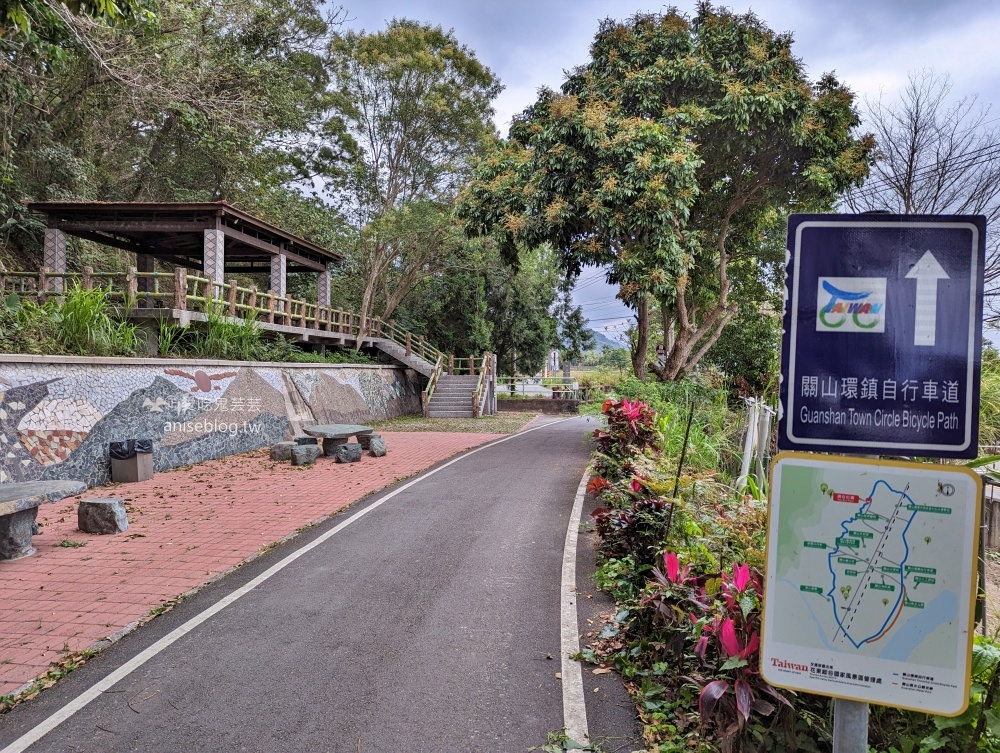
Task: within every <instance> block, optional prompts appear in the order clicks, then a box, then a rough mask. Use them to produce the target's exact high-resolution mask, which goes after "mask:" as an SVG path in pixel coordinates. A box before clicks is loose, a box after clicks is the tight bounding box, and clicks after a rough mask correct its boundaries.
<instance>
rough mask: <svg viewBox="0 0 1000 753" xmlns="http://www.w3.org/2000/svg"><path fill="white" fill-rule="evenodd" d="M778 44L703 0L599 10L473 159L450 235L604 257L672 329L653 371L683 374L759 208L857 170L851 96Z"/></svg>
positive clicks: (698, 351)
mask: <svg viewBox="0 0 1000 753" xmlns="http://www.w3.org/2000/svg"><path fill="white" fill-rule="evenodd" d="M791 42H792V40H791V37H790V36H787V35H780V34H775V33H774V32H772V31H771V30H770V29H768V28H767V27H766V26H765V25H764V24H763V23H762V22H761V21H760V20H759V19H758V18H757V17H756V16H754V15H753V14H749V13H748V14H744V15H737V14H734V13H731V12H729V11H727V10H724V9H715V8H713V7H712V6H711V5H710V4H709V3H707V2H702V3H700V4H699V6H698V10H697V13H696V14H695V16H694V17H693V18H688V17H686V16H684V15H682V14H680V13H678V12H677V11H670V12H668V13H666V14H640V15H636V16H634V17H632V18H631V19H629V20H627V21H624V22H618V21H612V20H607V21H605V22H603V23H602V24H601V27H600V30H599V31H598V33H597V36H596V38H595V40H594V43H593V45H592V46H591V60H590V62H589V63H587V64H586V65H584V66H581V67H579V68H577V69H575V70H574V71H572V72H571V73H570V74H569V75H568V77H567V79H566V81H565V82H564V83H563V85H562V87H561V90H560V91H559V92H555V91H552V90H550V89H543V90H542V91H541V92H540V93H539V96H538V100H537V101H536V102H535V104H533V105H532V106H531V107H529V108H528V109H527V110H525V111H524V112H523V113H521V114H520V115H519V116H517V117H515V119H514V122H513V124H512V126H511V130H510V138H509V140H506V141H502V142H499V143H498V144H497V146H496V148H495V149H494V150H493V152H492V153H491V154H490V155H488V156H487V157H486V158H484V159H483V160H482V161H481V162H479V163H478V165H477V167H476V172H475V175H474V179H473V181H472V182H471V183H470V184H469V185H468V187H467V188H466V190H465V192H464V193H463V196H462V199H461V203H460V207H459V212H460V216H461V217H462V218H463V220H464V221H465V226H466V232H467V233H469V234H470V235H472V236H489V237H492V238H494V239H495V240H496V241H497V243H498V244H499V246H500V248H501V249H502V251H503V252H504V254H505V255H506V257H507V258H508V259H511V260H514V259H516V258H517V256H518V254H520V253H522V252H523V250H524V249H526V248H531V247H534V246H537V245H539V244H541V243H544V242H549V243H551V244H553V245H554V246H555V247H556V248H557V249H558V252H559V254H560V259H561V263H562V265H563V267H564V268H565V269H567V270H569V271H570V272H573V273H578V272H579V271H580V269H581V268H582V267H583V266H585V265H598V264H610V265H611V270H612V272H611V279H612V282H614V283H617V284H618V285H619V287H620V292H619V297H620V298H621V299H622V300H623V301H625V302H626V303H627V304H629V305H632V306H633V307H635V308H636V309H637V310H639V311H640V312H641V311H643V310H645V309H646V306H647V305H648V302H649V301H650V300H652V301H653V302H654V303H656V304H658V305H659V306H660V310H661V312H662V315H663V318H664V331H665V332H667V333H670V332H673V333H674V334H673V338H672V340H671V341H669V343H668V344H669V345H670V347H669V348H668V351H667V357H666V364H665V366H664V367H663V368H662V369H658V374H659V376H660V377H661V378H664V379H674V378H677V377H679V376H681V375H683V374H684V373H686V372H687V371H689V370H690V369H691V368H693V367H694V365H696V364H697V362H698V360H699V359H700V358H701V357H702V356H703V355H704V353H705V352H706V351H707V350H708V349H709V348H710V347H711V345H712V344H713V343H714V342H715V340H716V339H717V338H718V337H719V334H720V333H721V331H722V328H723V327H724V326H725V325H726V323H727V322H729V321H730V319H731V318H732V317H733V316H734V315H735V313H736V309H737V306H736V302H735V300H734V299H733V296H732V295H731V288H732V279H731V268H732V265H733V264H735V263H736V262H738V261H739V260H741V259H744V258H752V257H754V256H756V255H757V254H758V252H759V247H760V235H761V230H762V228H763V227H764V226H765V225H766V223H767V221H768V219H769V218H771V217H773V214H774V211H775V209H776V208H780V207H788V206H795V207H796V208H797V210H799V211H807V210H811V209H820V208H826V207H828V206H829V205H830V203H831V202H832V201H833V199H834V198H835V196H836V195H837V194H838V192H840V191H843V190H844V189H846V188H847V187H848V186H850V185H852V184H855V183H857V182H858V181H860V180H862V179H863V178H864V176H865V175H866V173H867V165H868V160H869V154H870V151H871V149H872V143H871V140H870V139H869V138H862V139H858V138H856V137H855V136H854V134H853V129H854V128H855V127H856V126H857V125H858V117H857V114H856V113H855V110H854V106H853V96H852V94H851V93H850V91H849V90H847V89H846V88H845V87H844V86H842V85H841V84H840V83H839V82H838V81H837V80H836V79H835V78H834V77H833V75H829V74H828V75H824V76H823V77H822V78H821V79H820V80H819V82H818V83H816V84H814V85H813V84H810V83H809V82H808V80H807V79H806V77H805V74H804V71H803V67H802V64H801V62H800V61H799V60H797V59H796V58H795V57H794V56H793V55H792V53H791ZM641 319H642V316H640V324H642V322H641ZM642 351H643V352H641V353H639V354H638V360H639V361H640V363H639V364H637V366H641V365H644V363H645V359H646V353H645V352H644V351H645V348H642ZM638 370H639V369H638V368H637V371H638Z"/></svg>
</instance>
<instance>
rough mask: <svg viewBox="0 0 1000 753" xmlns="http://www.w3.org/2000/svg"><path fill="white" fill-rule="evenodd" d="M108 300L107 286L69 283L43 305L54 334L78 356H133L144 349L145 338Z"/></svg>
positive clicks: (109, 298)
mask: <svg viewBox="0 0 1000 753" xmlns="http://www.w3.org/2000/svg"><path fill="white" fill-rule="evenodd" d="M128 307H129V305H128V302H126V303H125V305H124V306H123V307H121V308H116V307H114V306H113V305H112V303H111V292H110V289H106V288H100V287H96V288H89V289H88V288H84V287H81V286H80V285H79V283H73V284H72V285H70V286H69V289H68V290H67V291H66V294H65V296H64V297H63V298H62V300H61V301H60V300H59V299H53V300H51V301H50V302H48V303H46V304H45V305H44V306H43V307H42V308H43V310H44V311H45V312H46V313H47V314H48V316H49V318H50V319H51V321H52V322H53V324H54V325H55V338H56V339H57V340H58V341H59V342H61V343H62V344H63V346H64V347H65V348H66V350H67V351H68V352H70V353H73V354H75V355H79V356H86V355H94V356H135V355H139V354H141V353H143V352H144V351H145V344H146V343H145V340H144V338H143V336H142V334H141V333H140V331H139V329H138V328H137V327H136V325H135V324H132V323H131V322H129V321H128V320H127V318H126V315H125V310H126V309H127V308H128Z"/></svg>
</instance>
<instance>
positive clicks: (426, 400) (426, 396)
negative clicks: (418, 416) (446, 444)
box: [420, 353, 444, 418]
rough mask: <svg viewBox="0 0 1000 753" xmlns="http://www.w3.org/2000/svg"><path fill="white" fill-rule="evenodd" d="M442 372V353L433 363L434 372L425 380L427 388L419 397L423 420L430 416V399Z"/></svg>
mask: <svg viewBox="0 0 1000 753" xmlns="http://www.w3.org/2000/svg"><path fill="white" fill-rule="evenodd" d="M442 371H444V353H442V354H440V355H439V356H438V359H437V361H435V362H434V371H433V372H431V376H430V378H429V379H428V380H427V386H426V387H425V388H424V391H423V394H421V396H420V405H421V407H422V408H423V412H424V418H428V417H429V416H430V410H431V398H432V397H434V388H435V387H437V383H438V378H439V377H440V376H441V372H442Z"/></svg>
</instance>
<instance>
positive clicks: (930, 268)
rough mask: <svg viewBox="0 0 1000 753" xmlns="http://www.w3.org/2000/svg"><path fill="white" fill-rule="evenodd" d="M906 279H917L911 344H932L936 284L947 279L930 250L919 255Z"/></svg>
mask: <svg viewBox="0 0 1000 753" xmlns="http://www.w3.org/2000/svg"><path fill="white" fill-rule="evenodd" d="M906 279H908V280H910V279H914V280H916V281H917V311H916V316H915V318H914V322H913V344H914V345H934V335H935V332H936V331H937V293H938V291H937V284H938V280H947V279H949V278H948V273H947V272H945V271H944V269H943V268H942V267H941V265H940V264H938V260H937V259H935V258H934V254H932V253H931V252H930V251H928V252H927V253H925V254H924V255H923V256H921V257H920V261H918V262H917V263H916V264H914V265H913V269H911V270H910V271H909V272H907V274H906Z"/></svg>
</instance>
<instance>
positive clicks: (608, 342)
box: [590, 328, 625, 350]
mask: <svg viewBox="0 0 1000 753" xmlns="http://www.w3.org/2000/svg"><path fill="white" fill-rule="evenodd" d="M590 331H591V332H593V333H594V339H595V340H596V341H597V344H596V345H595V346H594V349H595V350H604V349H605V348H612V349H614V348H624V347H625V345H624V344H623V343H620V342H618V341H617V340H612V339H611V338H610V337H608V336H607V335H605V334H604V333H603V332H598V331H597V330H596V329H593V328H591V330H590Z"/></svg>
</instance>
